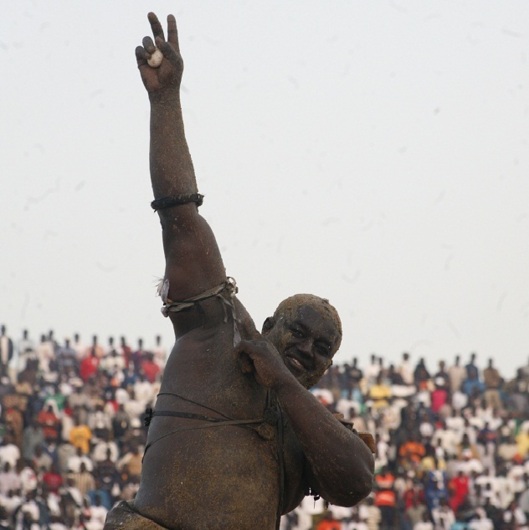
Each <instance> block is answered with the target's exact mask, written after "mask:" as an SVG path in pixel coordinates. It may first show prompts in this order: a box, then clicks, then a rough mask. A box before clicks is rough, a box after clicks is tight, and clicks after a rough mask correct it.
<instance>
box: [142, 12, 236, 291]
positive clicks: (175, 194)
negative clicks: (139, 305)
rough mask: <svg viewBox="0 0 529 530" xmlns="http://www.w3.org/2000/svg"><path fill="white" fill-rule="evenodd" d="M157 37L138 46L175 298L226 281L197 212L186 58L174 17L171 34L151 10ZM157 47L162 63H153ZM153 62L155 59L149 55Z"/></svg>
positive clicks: (154, 176)
mask: <svg viewBox="0 0 529 530" xmlns="http://www.w3.org/2000/svg"><path fill="white" fill-rule="evenodd" d="M148 18H149V22H150V24H151V28H152V33H153V36H154V41H153V39H152V38H151V37H145V38H144V39H143V41H142V46H138V47H137V48H136V60H137V63H138V68H139V70H140V74H141V79H142V81H143V84H144V85H145V88H146V90H147V93H148V95H149V100H150V105H151V125H150V132H151V139H150V172H151V181H152V188H153V192H154V199H155V201H154V203H153V207H155V209H156V210H157V211H158V213H159V215H160V221H161V224H162V230H163V243H164V252H165V259H166V269H165V279H166V280H167V282H168V285H169V292H168V297H169V298H170V299H171V300H178V301H182V300H186V299H188V298H190V297H193V296H197V295H200V294H201V293H203V292H205V291H207V290H209V289H212V288H214V287H215V286H216V285H219V284H220V283H222V282H223V281H225V280H226V275H225V271H224V265H223V263H222V258H221V255H220V252H219V250H218V246H217V243H216V241H215V237H214V235H213V233H212V231H211V229H210V227H209V225H208V224H207V222H206V221H205V220H204V219H203V218H202V217H201V216H200V215H199V213H198V205H199V204H200V202H201V196H200V195H198V189H197V183H196V179H195V172H194V169H193V162H192V160H191V155H190V153H189V148H188V145H187V141H186V137H185V132H184V121H183V116H182V108H181V101H180V83H181V80H182V72H183V61H182V57H181V55H180V50H179V45H178V35H177V29H176V21H175V18H174V16H172V15H169V16H168V17H167V39H166V38H165V36H164V31H163V28H162V25H161V24H160V22H159V20H158V18H157V17H156V15H155V14H154V13H149V15H148ZM156 48H158V49H159V50H160V51H161V52H162V54H163V58H162V59H161V64H159V65H158V66H151V65H150V64H149V61H150V60H151V59H152V58H153V54H154V53H155V50H156ZM151 64H153V63H152V60H151Z"/></svg>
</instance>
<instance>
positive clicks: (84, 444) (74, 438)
mask: <svg viewBox="0 0 529 530" xmlns="http://www.w3.org/2000/svg"><path fill="white" fill-rule="evenodd" d="M90 440H92V431H91V430H90V427H88V425H84V424H83V423H81V422H80V421H79V418H76V419H75V425H74V426H73V427H72V428H71V430H70V443H71V444H72V445H73V446H74V447H77V448H79V449H81V451H82V452H83V454H85V455H86V454H88V453H89V452H90Z"/></svg>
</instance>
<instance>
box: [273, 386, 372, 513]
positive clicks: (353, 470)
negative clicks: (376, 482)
mask: <svg viewBox="0 0 529 530" xmlns="http://www.w3.org/2000/svg"><path fill="white" fill-rule="evenodd" d="M276 393H277V396H278V398H279V400H280V403H281V407H282V409H283V410H284V412H285V413H286V414H287V415H288V418H289V420H290V424H291V426H292V428H293V430H294V432H295V434H296V437H297V439H298V440H299V442H300V444H301V446H302V449H303V452H304V454H305V457H306V459H307V461H308V464H309V480H311V478H312V479H313V482H314V484H311V486H312V487H314V488H316V489H317V490H318V491H317V493H318V494H320V495H322V496H323V497H324V498H325V499H326V500H328V501H329V502H331V503H333V504H337V505H342V506H350V505H353V504H356V503H357V502H359V501H360V500H361V499H363V498H364V497H366V496H367V495H368V494H369V492H370V491H371V488H372V484H373V466H374V460H373V455H372V454H371V451H370V449H369V448H368V446H367V445H366V444H365V443H364V442H363V441H362V439H361V438H360V437H359V436H358V435H357V434H355V433H354V432H353V431H351V430H350V429H347V428H346V427H345V426H344V425H342V424H341V423H340V422H339V421H338V420H337V419H336V418H335V417H334V416H333V414H331V413H330V412H329V411H328V410H327V409H326V408H325V407H324V406H323V405H321V403H319V401H318V400H317V399H316V398H315V397H314V396H313V395H312V394H311V393H310V392H308V391H307V390H306V389H305V388H304V387H303V386H302V385H300V384H299V383H298V382H297V381H296V380H295V378H293V380H290V381H289V380H286V381H284V382H283V383H282V384H281V385H280V386H278V387H277V388H276Z"/></svg>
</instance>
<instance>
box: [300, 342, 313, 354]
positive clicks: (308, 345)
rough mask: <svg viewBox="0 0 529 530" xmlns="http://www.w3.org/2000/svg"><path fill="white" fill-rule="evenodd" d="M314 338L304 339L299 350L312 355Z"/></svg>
mask: <svg viewBox="0 0 529 530" xmlns="http://www.w3.org/2000/svg"><path fill="white" fill-rule="evenodd" d="M312 346H313V344H312V339H304V340H302V341H301V342H300V343H299V344H298V350H299V351H301V352H302V353H304V354H305V355H312Z"/></svg>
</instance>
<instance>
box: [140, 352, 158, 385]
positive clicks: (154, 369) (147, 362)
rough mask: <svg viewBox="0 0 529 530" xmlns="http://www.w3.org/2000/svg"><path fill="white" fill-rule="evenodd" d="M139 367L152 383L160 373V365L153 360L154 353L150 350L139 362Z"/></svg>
mask: <svg viewBox="0 0 529 530" xmlns="http://www.w3.org/2000/svg"><path fill="white" fill-rule="evenodd" d="M141 369H142V370H143V373H144V374H145V378H146V379H147V381H149V383H154V382H155V381H156V378H157V377H158V374H159V373H160V367H159V366H158V364H157V363H155V362H154V355H153V354H152V353H151V352H146V353H145V357H144V359H143V361H142V363H141Z"/></svg>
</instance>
